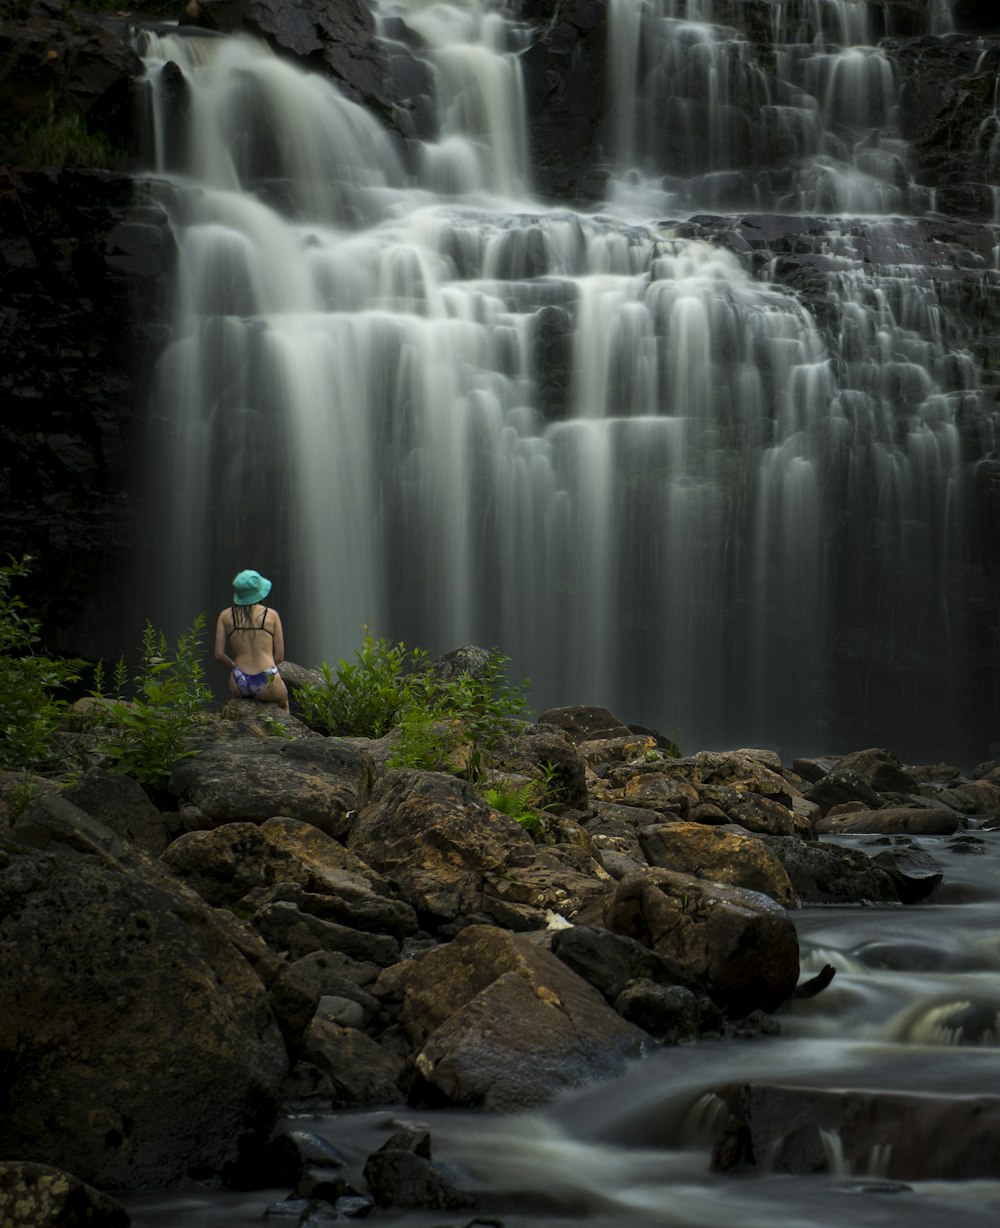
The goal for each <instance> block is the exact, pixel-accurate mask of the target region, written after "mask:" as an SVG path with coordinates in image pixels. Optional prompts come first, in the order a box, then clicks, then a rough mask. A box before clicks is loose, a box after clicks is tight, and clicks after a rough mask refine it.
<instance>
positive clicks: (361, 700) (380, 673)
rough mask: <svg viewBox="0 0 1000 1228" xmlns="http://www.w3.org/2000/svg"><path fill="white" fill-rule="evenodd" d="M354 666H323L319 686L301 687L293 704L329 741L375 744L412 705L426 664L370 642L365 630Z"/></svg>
mask: <svg viewBox="0 0 1000 1228" xmlns="http://www.w3.org/2000/svg"><path fill="white" fill-rule="evenodd" d="M355 657H356V660H355V661H353V662H351V661H345V660H343V659H341V660H340V661H338V662H337V668H336V671H334V670H331V669H330V666H329V665H328V664H327V663H326V661H324V662H323V666H322V672H323V682H322V683H320V684H318V685H307V686H304V687H302V688H300V690H299V691H298V694H297V699H298V701H299V704H300V705H301V709H302V716H303V719H304V720H305V721H306V723H307V724H309V725H312V726H313V727H314V728H316V729H319V730H320V731H321V732H323V733H327V734H329V735H330V736H331V737H345V738H346V737H353V738H380V737H382V736H383V734H386V733H388V732H389V730H390V729H392V728H393V726H395V725H397V724H398V723H399V720H400V718H401V715H402V712H403V710H404V708H406V707H408V706H409V705H410V704H411V703H412V702H413V691H414V686H415V682H416V678H417V675H418V671H421V670H425V669H426V668H427V666H428V664H429V658H428V656H427V654H426V653H425V652H423V651H422V650H421V649H419V648H414V649H407V647H406V645H405V644H402V643H399V644H392V643H390V642H389V641H388V640H386V639H375V638H374V636H373V635H372V634H371V632H370V631H369V630H368V628H367V627H366V628H365V637H364V640H363V641H362V644H361V647H360V648H359V649H358V651H357V652H356V653H355Z"/></svg>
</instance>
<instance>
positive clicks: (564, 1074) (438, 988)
mask: <svg viewBox="0 0 1000 1228" xmlns="http://www.w3.org/2000/svg"><path fill="white" fill-rule="evenodd" d="M400 1022H401V1023H402V1025H403V1027H404V1028H405V1030H406V1033H407V1036H408V1037H409V1039H410V1042H411V1044H412V1045H413V1046H414V1056H413V1059H412V1068H413V1076H414V1079H413V1084H412V1086H411V1092H410V1094H411V1098H412V1099H414V1100H416V1101H417V1102H421V1103H428V1104H466V1105H477V1104H478V1105H482V1106H483V1107H485V1108H488V1109H496V1110H500V1111H511V1110H515V1109H521V1108H530V1107H534V1106H537V1105H539V1104H543V1103H545V1102H546V1101H547V1100H549V1099H550V1098H551V1097H552V1096H553V1095H555V1093H556V1092H558V1091H561V1090H563V1089H565V1088H568V1087H574V1086H577V1085H579V1084H582V1083H585V1082H588V1081H590V1080H592V1079H596V1078H609V1077H611V1076H613V1075H616V1074H620V1073H621V1072H622V1071H623V1069H624V1066H625V1062H626V1061H627V1060H628V1059H629V1058H633V1057H638V1056H639V1054H640V1053H641V1052H642V1049H643V1043H644V1034H643V1033H642V1032H641V1031H639V1030H638V1029H637V1028H635V1027H633V1026H632V1025H630V1024H628V1023H626V1022H625V1021H624V1020H622V1019H621V1018H620V1017H619V1016H618V1015H617V1014H615V1012H614V1011H613V1010H612V1009H611V1007H610V1006H608V1005H607V1003H606V1002H605V1000H604V999H603V997H602V996H601V995H600V994H599V993H598V992H597V990H596V989H594V988H593V987H592V986H590V985H588V984H587V983H586V982H585V981H583V980H582V979H581V978H580V977H578V976H576V975H575V974H574V973H573V972H571V971H570V970H569V968H567V967H566V965H565V964H563V963H562V962H561V961H560V960H558V959H556V958H555V957H554V956H553V955H551V954H550V953H549V952H548V951H545V950H542V949H541V948H540V947H538V946H536V945H535V944H534V943H532V942H531V941H529V940H528V939H527V938H524V937H522V936H520V935H517V934H510V933H507V932H505V931H503V930H499V929H495V928H493V927H489V926H471V927H469V928H467V929H464V930H462V931H461V933H460V934H459V935H458V936H457V937H456V938H455V939H453V940H452V941H451V942H450V943H448V945H447V946H443V947H438V948H437V949H435V950H432V951H429V952H428V953H427V954H426V955H425V956H424V957H423V959H421V960H420V961H419V962H417V963H415V964H413V965H411V966H410V967H408V968H407V969H406V971H405V974H404V978H403V1005H402V1009H401V1012H400Z"/></svg>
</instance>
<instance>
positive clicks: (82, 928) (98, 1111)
mask: <svg viewBox="0 0 1000 1228" xmlns="http://www.w3.org/2000/svg"><path fill="white" fill-rule="evenodd" d="M13 836H14V838H13V839H12V840H9V841H5V842H3V843H2V844H0V1051H2V1052H3V1054H4V1061H3V1063H2V1064H0V1104H2V1105H3V1106H4V1111H3V1113H2V1115H0V1155H8V1156H17V1157H19V1158H21V1159H24V1160H30V1161H36V1162H38V1163H45V1164H52V1165H55V1166H57V1167H59V1168H62V1169H65V1170H67V1171H69V1172H72V1173H73V1174H74V1175H75V1176H77V1177H79V1178H80V1179H82V1180H84V1181H87V1182H90V1183H92V1184H94V1185H96V1186H98V1187H99V1188H102V1189H107V1190H136V1189H150V1188H160V1187H165V1186H171V1185H177V1184H185V1183H191V1182H198V1181H205V1180H214V1179H217V1178H218V1175H219V1174H220V1173H221V1174H227V1173H232V1172H233V1171H234V1169H235V1167H236V1166H237V1165H238V1162H239V1161H240V1159H241V1154H242V1153H243V1152H244V1150H245V1149H246V1148H248V1147H252V1146H255V1145H256V1144H257V1143H258V1142H259V1140H260V1139H261V1138H262V1137H263V1136H266V1133H267V1132H268V1131H269V1130H270V1129H271V1127H272V1126H273V1122H274V1118H275V1114H276V1111H277V1102H278V1097H279V1094H280V1091H281V1087H282V1084H283V1081H284V1078H285V1076H286V1074H287V1069H288V1056H287V1052H286V1049H285V1043H284V1041H283V1039H282V1034H281V1031H280V1029H279V1026H278V1023H277V1022H276V1019H275V1016H274V1013H273V1011H272V1009H271V1006H270V1004H269V1001H268V996H267V993H266V991H265V989H264V986H263V984H262V983H261V981H260V979H259V978H258V977H257V975H256V974H255V973H254V971H253V969H252V968H251V967H250V965H249V963H248V962H247V960H246V959H245V958H244V957H243V955H242V954H241V953H240V952H239V950H237V948H236V946H235V945H234V943H233V942H232V941H231V939H230V936H229V933H228V930H227V928H226V926H225V925H223V924H222V923H221V921H219V920H218V919H217V918H216V916H215V914H214V913H213V912H212V910H211V909H210V908H209V907H208V906H207V905H206V904H205V903H204V902H203V901H202V900H201V899H200V898H199V897H198V896H196V895H195V894H194V893H193V892H191V891H189V890H187V888H185V887H183V886H182V885H181V884H179V883H176V882H174V881H173V880H172V879H171V878H170V877H169V875H167V874H166V873H165V872H164V871H163V870H161V869H160V868H159V867H158V866H157V865H156V864H155V863H154V862H152V861H150V860H148V859H147V858H145V857H144V856H142V855H141V854H138V853H134V852H130V851H129V850H128V849H127V846H125V845H123V844H122V842H121V841H120V840H119V839H118V838H117V837H115V835H114V834H113V833H112V832H111V831H110V829H108V828H105V827H103V826H102V825H100V824H97V823H95V822H94V821H93V820H91V819H90V818H89V817H88V816H87V815H85V814H83V812H82V811H78V810H75V808H74V807H72V806H70V805H69V803H67V802H65V801H64V800H63V799H61V798H55V799H43V800H42V801H40V802H39V803H36V805H35V806H34V807H33V808H32V809H31V810H29V811H28V812H27V813H26V814H25V815H24V816H22V818H21V819H20V820H19V821H18V823H17V824H15V827H14V833H13Z"/></svg>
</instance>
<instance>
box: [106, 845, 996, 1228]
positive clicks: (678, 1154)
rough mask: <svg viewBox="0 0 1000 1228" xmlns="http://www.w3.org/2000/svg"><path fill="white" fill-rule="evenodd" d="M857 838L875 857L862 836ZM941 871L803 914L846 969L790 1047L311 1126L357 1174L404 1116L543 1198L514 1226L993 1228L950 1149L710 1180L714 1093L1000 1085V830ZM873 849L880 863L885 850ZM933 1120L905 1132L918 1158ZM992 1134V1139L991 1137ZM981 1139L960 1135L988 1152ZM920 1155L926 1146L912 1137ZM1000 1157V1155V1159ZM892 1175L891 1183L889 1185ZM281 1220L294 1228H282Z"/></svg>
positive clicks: (441, 1148)
mask: <svg viewBox="0 0 1000 1228" xmlns="http://www.w3.org/2000/svg"><path fill="white" fill-rule="evenodd" d="M854 843H855V844H856V845H858V846H860V847H865V843H864V838H862V837H855V838H854ZM919 843H920V844H921V845H922V846H923V847H924V848H925V849H926V850H927V851H928V852H930V853H931V854H932V856H934V857H935V858H936V859H937V860H938V861H939V862H940V864H941V865H942V867H943V869H944V872H945V879H944V882H943V883H942V885H941V887H940V888H938V892H937V894H936V895H935V897H934V898H933V901H932V902H930V903H927V904H922V905H916V906H909V907H903V906H899V907H896V908H871V907H867V908H866V907H835V908H812V909H803V910H801V911H800V912H798V913H796V914H794V915H795V918H796V923H797V927H798V931H799V938H800V944H801V947H802V964H803V975H804V976H809V975H812V974H813V973H814V972H815V971H817V970H818V969H819V967H821V966H822V965H823V964H824V963H832V964H834V965H835V967H836V968H837V975H836V977H835V979H834V981H833V984H832V985H831V986H830V987H829V988H828V989H826V990H825V991H824V992H823V993H821V994H819V995H818V996H817V997H815V998H812V999H809V1000H803V1001H796V1002H793V1003H791V1004H789V1006H788V1007H786V1008H784V1009H783V1010H782V1011H781V1012H779V1014H778V1016H777V1018H778V1019H779V1021H780V1023H781V1027H782V1035H781V1036H779V1037H775V1038H771V1039H756V1040H744V1041H736V1040H731V1041H726V1042H721V1041H703V1042H701V1043H699V1044H697V1045H694V1046H685V1047H680V1048H668V1049H661V1050H659V1051H658V1052H655V1053H653V1054H652V1055H651V1056H649V1057H647V1058H645V1059H643V1060H642V1061H641V1062H639V1063H636V1064H635V1066H634V1067H633V1068H632V1069H631V1071H630V1072H629V1073H627V1074H626V1075H625V1077H624V1078H622V1079H620V1080H618V1081H616V1082H612V1083H605V1084H601V1085H598V1086H592V1087H588V1088H584V1089H582V1090H580V1091H577V1092H574V1093H571V1094H567V1095H564V1096H562V1097H560V1098H559V1099H557V1100H556V1101H555V1103H554V1104H552V1105H551V1106H550V1107H549V1108H548V1109H547V1110H545V1111H543V1112H536V1113H526V1114H518V1115H513V1116H510V1117H495V1116H493V1115H490V1114H486V1113H460V1112H448V1111H442V1110H437V1111H423V1110H407V1109H395V1110H383V1111H372V1112H355V1113H343V1114H331V1115H330V1116H328V1117H322V1118H316V1119H312V1118H306V1119H297V1120H296V1121H295V1122H294V1125H295V1126H296V1128H299V1129H306V1130H310V1131H313V1132H315V1133H318V1134H321V1135H323V1136H324V1137H326V1138H327V1139H329V1140H330V1141H331V1142H333V1143H334V1144H335V1145H336V1146H337V1148H338V1149H339V1150H340V1151H341V1154H342V1155H343V1156H344V1157H345V1159H346V1160H347V1161H348V1163H349V1169H348V1171H349V1173H351V1174H354V1175H355V1176H359V1175H360V1171H361V1168H362V1167H363V1164H364V1160H365V1158H366V1157H367V1155H368V1154H370V1153H371V1152H372V1151H373V1150H375V1149H376V1148H377V1147H378V1146H380V1145H381V1144H382V1143H383V1142H384V1141H385V1139H386V1138H387V1137H388V1134H389V1133H390V1132H391V1127H390V1125H389V1123H390V1122H391V1121H393V1120H400V1119H402V1120H405V1121H411V1122H412V1121H420V1122H423V1123H424V1124H425V1125H426V1126H427V1127H428V1128H429V1129H430V1130H431V1134H432V1142H433V1148H434V1156H435V1159H437V1160H444V1161H448V1162H450V1163H452V1164H456V1165H460V1166H461V1168H462V1169H463V1170H464V1171H465V1173H466V1174H467V1176H466V1180H467V1181H469V1182H471V1183H472V1184H473V1185H474V1186H475V1187H477V1188H479V1189H486V1190H491V1191H501V1192H511V1191H523V1192H527V1194H528V1195H529V1197H528V1199H527V1201H526V1203H525V1204H524V1205H525V1206H526V1207H527V1209H526V1210H525V1211H523V1212H520V1213H509V1212H507V1213H505V1214H504V1215H503V1220H504V1222H505V1223H506V1224H508V1225H509V1226H510V1228H515V1226H519V1228H555V1225H560V1224H561V1225H565V1224H567V1223H586V1224H588V1225H589V1226H590V1228H612V1226H613V1225H627V1224H635V1225H643V1224H649V1225H654V1224H664V1225H667V1224H670V1225H675V1226H676V1225H681V1226H683V1228H718V1225H721V1224H725V1223H729V1222H731V1221H737V1220H738V1222H739V1223H740V1224H741V1225H745V1226H746V1228H769V1226H772V1225H780V1226H781V1228H849V1226H850V1225H854V1224H860V1225H865V1226H867V1225H871V1226H872V1228H897V1226H898V1228H904V1226H906V1228H909V1226H910V1225H913V1224H919V1225H921V1226H923V1225H927V1226H929V1228H959V1226H961V1228H980V1226H981V1228H986V1226H987V1225H992V1224H995V1223H996V1217H997V1214H998V1212H1000V1167H997V1165H996V1164H995V1163H994V1165H993V1169H992V1175H991V1176H990V1177H989V1178H981V1179H976V1180H965V1181H958V1180H944V1179H942V1176H941V1170H940V1163H941V1162H943V1161H939V1155H938V1152H940V1154H941V1155H944V1154H946V1153H947V1151H948V1148H949V1146H950V1145H951V1144H950V1141H949V1140H947V1139H944V1138H942V1139H940V1140H938V1144H937V1146H936V1147H932V1148H931V1149H930V1150H929V1151H928V1153H927V1155H926V1167H925V1170H924V1171H925V1172H926V1174H927V1175H926V1177H925V1178H924V1179H921V1180H907V1181H905V1182H902V1181H896V1180H892V1179H891V1173H892V1171H893V1170H892V1163H893V1149H892V1148H891V1147H889V1148H881V1149H876V1150H875V1151H874V1153H873V1154H870V1155H866V1156H865V1158H864V1162H863V1163H856V1164H855V1165H853V1166H850V1165H848V1164H847V1163H845V1160H844V1154H845V1152H844V1148H843V1146H842V1145H841V1142H842V1140H840V1139H839V1138H838V1137H837V1134H836V1132H835V1131H830V1132H827V1133H826V1134H825V1135H824V1148H825V1153H826V1154H825V1171H823V1172H814V1173H810V1174H809V1175H808V1176H801V1175H799V1176H796V1175H791V1174H788V1173H781V1172H768V1171H767V1169H766V1165H765V1166H764V1172H763V1173H762V1174H759V1175H755V1176H747V1175H746V1174H742V1175H740V1174H720V1173H713V1172H712V1171H711V1168H710V1139H711V1137H712V1125H713V1122H717V1116H716V1115H715V1114H716V1112H717V1103H718V1102H717V1099H716V1097H715V1096H714V1093H713V1089H716V1088H720V1087H724V1086H725V1085H726V1084H730V1083H742V1082H750V1081H752V1082H754V1083H755V1084H768V1083H772V1084H778V1085H780V1086H783V1087H799V1088H802V1087H805V1088H814V1089H830V1090H843V1089H859V1088H864V1089H866V1090H867V1091H869V1092H875V1091H886V1092H889V1091H902V1092H912V1093H920V1094H921V1095H923V1096H925V1097H928V1098H932V1099H936V1100H937V1101H939V1102H952V1103H954V1102H961V1101H962V1100H963V1099H965V1098H968V1097H973V1096H981V1095H993V1096H994V1097H995V1096H996V1095H997V1092H998V1089H1000V976H998V974H1000V886H998V884H1000V837H998V836H997V834H996V833H988V832H980V833H970V834H969V835H967V836H963V837H959V838H957V839H955V838H953V839H945V838H936V837H935V838H931V837H925V838H923V839H922V840H921V841H920V842H919ZM870 851H875V850H874V849H872V850H870ZM911 1123H912V1131H913V1135H914V1138H917V1137H919V1136H918V1127H919V1124H920V1122H919V1115H918V1114H917V1113H914V1114H913V1115H912V1117H911V1118H910V1119H905V1120H904V1121H903V1122H902V1123H901V1124H900V1127H899V1129H898V1130H897V1131H896V1139H897V1142H896V1146H897V1147H898V1148H899V1149H900V1150H901V1151H905V1150H906V1148H907V1146H908V1144H909V1143H910V1130H911ZM994 1137H995V1134H994ZM974 1142H975V1131H970V1132H969V1133H968V1135H967V1137H965V1138H964V1139H963V1140H960V1142H959V1152H958V1154H959V1155H961V1154H962V1150H963V1149H967V1148H969V1147H971V1146H974ZM914 1145H916V1144H914ZM994 1158H995V1157H994ZM887 1174H890V1176H889V1177H887ZM532 1193H534V1194H535V1195H536V1196H538V1197H544V1198H545V1199H546V1200H548V1199H550V1198H552V1197H555V1198H558V1199H562V1200H564V1201H565V1203H566V1204H567V1205H568V1206H570V1207H571V1208H572V1210H571V1211H570V1212H569V1213H568V1215H567V1216H565V1217H559V1216H556V1215H551V1214H546V1213H533V1212H532V1210H531V1205H532V1204H531V1198H530V1195H531V1194H532ZM287 1195H288V1191H287V1190H281V1191H257V1192H254V1193H252V1194H232V1193H230V1194H224V1193H218V1192H187V1193H181V1194H171V1195H166V1196H156V1195H145V1196H141V1197H136V1198H131V1199H127V1200H126V1204H127V1206H128V1209H129V1211H130V1213H131V1214H132V1217H133V1226H134V1228H165V1226H166V1225H168V1224H177V1223H179V1222H183V1223H184V1224H185V1225H190V1226H191V1228H249V1226H250V1225H252V1224H256V1223H258V1222H259V1220H260V1216H261V1214H262V1212H263V1211H264V1210H265V1208H267V1207H268V1206H272V1205H274V1204H275V1203H276V1202H278V1201H280V1200H283V1199H284V1198H286V1197H287ZM471 1215H472V1213H471V1212H441V1211H438V1212H433V1213H431V1212H427V1213H424V1212H420V1213H400V1212H387V1213H385V1214H384V1215H383V1214H380V1215H379V1220H378V1222H379V1223H380V1224H385V1225H386V1226H387V1228H430V1226H431V1225H443V1224H446V1223H447V1224H459V1223H464V1222H466V1221H467V1220H468V1219H469V1218H470V1217H471ZM278 1222H281V1221H278Z"/></svg>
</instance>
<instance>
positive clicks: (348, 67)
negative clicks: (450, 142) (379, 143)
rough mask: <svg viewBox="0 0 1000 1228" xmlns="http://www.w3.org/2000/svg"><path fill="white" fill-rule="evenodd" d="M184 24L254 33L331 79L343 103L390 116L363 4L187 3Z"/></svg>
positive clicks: (305, 0) (307, 0) (310, 0)
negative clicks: (358, 104) (345, 99)
mask: <svg viewBox="0 0 1000 1228" xmlns="http://www.w3.org/2000/svg"><path fill="white" fill-rule="evenodd" d="M187 19H188V20H189V21H191V22H193V23H194V24H196V25H201V26H205V27H206V28H207V29H209V30H218V31H220V32H222V33H225V34H232V33H235V32H236V31H240V30H242V31H245V32H246V33H248V34H255V35H257V36H258V37H259V38H262V39H264V40H265V41H266V42H268V43H270V45H271V46H272V47H273V48H274V50H275V51H276V52H277V53H278V54H279V55H284V56H286V57H288V58H291V59H294V60H295V61H297V62H298V63H300V64H301V65H302V66H303V67H304V68H311V69H313V70H315V71H317V72H322V73H325V74H326V75H327V76H330V77H332V78H333V80H334V81H335V82H336V83H337V85H338V86H339V87H340V89H341V90H343V92H344V93H345V94H346V95H347V96H348V98H352V99H354V100H355V101H356V102H363V103H365V105H366V106H368V107H371V108H373V109H374V110H376V111H380V112H381V113H382V114H383V115H385V116H388V115H389V113H390V111H391V100H390V98H389V94H388V91H387V88H386V87H387V84H388V73H387V66H386V63H385V60H384V57H383V54H382V50H381V48H380V47H379V45H378V43H377V42H376V41H375V37H374V36H375V21H374V18H373V17H372V13H371V10H370V9H369V7H368V6H367V5H366V4H364V3H363V0H337V3H336V4H328V3H325V2H324V0H297V2H296V3H295V4H288V3H285V2H284V0H193V3H192V4H190V5H189V6H188V9H187Z"/></svg>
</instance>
